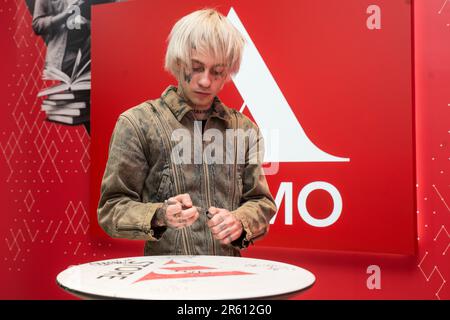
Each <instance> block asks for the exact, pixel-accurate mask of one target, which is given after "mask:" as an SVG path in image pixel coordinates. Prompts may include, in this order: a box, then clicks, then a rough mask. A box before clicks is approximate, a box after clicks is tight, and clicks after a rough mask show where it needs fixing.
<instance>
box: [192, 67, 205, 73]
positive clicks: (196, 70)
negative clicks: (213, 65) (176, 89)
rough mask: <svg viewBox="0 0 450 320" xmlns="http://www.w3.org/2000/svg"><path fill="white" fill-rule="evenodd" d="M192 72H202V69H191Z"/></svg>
mask: <svg viewBox="0 0 450 320" xmlns="http://www.w3.org/2000/svg"><path fill="white" fill-rule="evenodd" d="M192 71H194V72H203V68H201V67H200V68H192Z"/></svg>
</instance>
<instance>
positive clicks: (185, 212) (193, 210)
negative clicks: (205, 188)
mask: <svg viewBox="0 0 450 320" xmlns="http://www.w3.org/2000/svg"><path fill="white" fill-rule="evenodd" d="M197 212H198V211H197V208H196V207H192V208H189V209H184V210H181V216H182V217H183V218H184V219H190V218H192V217H193V216H194V215H195V214H196V213H197Z"/></svg>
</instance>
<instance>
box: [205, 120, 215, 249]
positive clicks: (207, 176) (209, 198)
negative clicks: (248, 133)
mask: <svg viewBox="0 0 450 320" xmlns="http://www.w3.org/2000/svg"><path fill="white" fill-rule="evenodd" d="M208 122H209V119H208V120H206V123H205V129H204V130H206V127H207V126H208ZM203 150H205V141H203V132H202V154H203V155H202V159H203V177H204V184H205V198H206V199H205V200H206V210H208V209H209V208H210V207H211V206H212V201H211V194H210V192H209V188H210V186H209V169H208V164H207V163H206V156H205V154H204V153H203ZM208 234H209V239H210V240H211V245H212V248H211V249H212V254H213V255H216V244H215V241H214V237H213V235H212V233H211V231H210V232H208Z"/></svg>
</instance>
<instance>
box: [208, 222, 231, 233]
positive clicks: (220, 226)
mask: <svg viewBox="0 0 450 320" xmlns="http://www.w3.org/2000/svg"><path fill="white" fill-rule="evenodd" d="M226 228H228V224H226V223H224V222H223V223H221V224H218V225H216V226H214V227H212V228H210V229H211V233H212V234H213V235H217V234H219V233H220V232H222V231H224V230H225V229H226Z"/></svg>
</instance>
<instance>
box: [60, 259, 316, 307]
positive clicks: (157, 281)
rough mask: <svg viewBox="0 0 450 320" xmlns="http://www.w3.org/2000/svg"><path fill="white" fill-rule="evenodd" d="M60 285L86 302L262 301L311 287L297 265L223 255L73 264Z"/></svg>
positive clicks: (311, 280) (308, 274) (309, 276)
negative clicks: (139, 300) (85, 299)
mask: <svg viewBox="0 0 450 320" xmlns="http://www.w3.org/2000/svg"><path fill="white" fill-rule="evenodd" d="M56 281H57V283H58V284H59V286H61V287H62V288H63V289H65V290H67V291H68V292H70V293H72V294H74V295H76V296H79V297H82V298H98V299H108V298H109V299H110V298H113V299H149V300H219V299H220V300H228V299H259V298H268V297H274V296H281V295H287V294H290V293H294V292H298V291H300V290H304V289H306V288H309V287H310V286H312V285H313V283H314V282H315V277H314V275H313V274H312V273H311V272H309V271H307V270H305V269H303V268H300V267H297V266H294V265H291V264H286V263H281V262H276V261H270V260H262V259H253V258H241V257H224V256H144V257H130V258H121V259H112V260H102V261H96V262H90V263H86V264H81V265H76V266H70V267H68V268H67V269H66V270H64V271H62V272H61V273H59V274H58V276H57V278H56Z"/></svg>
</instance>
